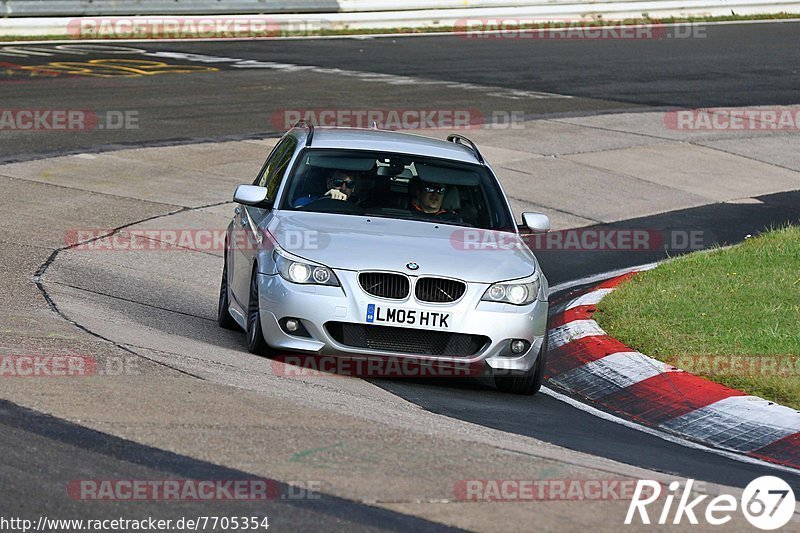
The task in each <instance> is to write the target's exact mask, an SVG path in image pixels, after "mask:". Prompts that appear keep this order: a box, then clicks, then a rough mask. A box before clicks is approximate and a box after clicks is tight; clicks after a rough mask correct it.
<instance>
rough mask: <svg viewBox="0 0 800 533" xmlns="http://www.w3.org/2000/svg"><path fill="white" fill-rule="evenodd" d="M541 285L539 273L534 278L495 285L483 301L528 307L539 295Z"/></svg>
mask: <svg viewBox="0 0 800 533" xmlns="http://www.w3.org/2000/svg"><path fill="white" fill-rule="evenodd" d="M541 283H542V282H541V279H540V277H539V272H535V273H534V274H533V275H532V276H529V277H527V278H524V279H520V280H514V281H504V282H502V283H495V284H494V285H491V286H490V287H489V288H488V289H486V292H485V293H483V298H481V300H483V301H484V302H503V303H507V304H512V305H528V304H529V303H531V302H533V301H534V300H535V299H536V297H537V296H538V295H539V288H540V287H541Z"/></svg>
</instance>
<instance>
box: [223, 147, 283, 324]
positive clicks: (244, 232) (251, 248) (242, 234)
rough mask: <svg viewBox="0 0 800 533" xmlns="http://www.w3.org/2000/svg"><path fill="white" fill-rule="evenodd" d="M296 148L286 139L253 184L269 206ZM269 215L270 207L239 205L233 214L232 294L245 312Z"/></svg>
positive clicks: (230, 258) (273, 151)
mask: <svg viewBox="0 0 800 533" xmlns="http://www.w3.org/2000/svg"><path fill="white" fill-rule="evenodd" d="M296 147H297V140H296V139H294V138H293V137H284V138H283V139H282V140H281V141H280V142H279V143H278V144H277V145H276V146H275V148H274V149H273V150H272V152H271V153H270V155H269V157H268V158H267V161H266V162H265V163H264V166H263V167H262V168H261V171H260V172H259V173H258V177H256V179H255V181H254V182H253V185H258V186H259V187H266V188H267V191H268V192H267V202H268V203H269V204H271V203H272V202H274V200H275V196H276V195H277V193H278V189H279V188H280V184H281V182H282V181H283V177H284V175H285V174H286V170H287V168H288V166H289V162H290V161H291V159H292V155H293V154H294V151H295V148H296ZM270 212H271V208H270V207H254V206H246V205H237V206H236V208H235V210H234V213H235V216H234V218H233V235H231V237H232V238H231V239H230V243H231V254H230V256H229V261H231V263H232V264H231V263H229V268H232V270H233V280H232V281H231V292H232V293H233V298H234V299H235V300H236V303H237V304H238V305H239V307H240V308H242V310H243V311H245V312H246V310H247V304H248V300H249V297H250V274H251V273H252V271H253V261H254V260H255V256H256V252H257V251H258V246H259V243H260V241H261V239H260V238H259V235H258V234H257V232H258V227H259V225H260V224H261V222H263V221H264V218H265V217H267V216H269V214H270Z"/></svg>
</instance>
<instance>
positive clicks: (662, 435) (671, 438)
mask: <svg viewBox="0 0 800 533" xmlns="http://www.w3.org/2000/svg"><path fill="white" fill-rule="evenodd" d="M541 393H542V394H546V395H547V396H550V397H551V398H554V399H556V400H558V401H560V402H564V403H565V404H567V405H569V406H571V407H574V408H575V409H578V410H579V411H583V412H584V413H588V414H590V415H593V416H596V417H598V418H602V419H603V420H606V421H608V422H613V423H614V424H619V425H620V426H625V427H627V428H630V429H634V430H636V431H641V432H642V433H647V434H648V435H651V436H653V437H657V438H659V439H661V440H664V441H667V442H671V443H672V444H678V445H679V446H684V447H686V448H692V449H695V450H700V451H704V452H708V453H713V454H714V455H719V456H721V457H725V458H727V459H732V460H734V461H738V462H740V463H747V464H751V465H758V466H763V467H767V468H772V469H775V470H779V471H781V472H785V473H787V474H792V475H795V476H800V472H798V470H797V469H795V468H792V467H789V466H782V465H776V464H773V463H768V462H766V461H762V460H761V459H756V458H755V457H748V456H746V455H741V454H738V453H735V452H729V451H726V450H718V449H716V448H711V447H709V446H704V445H703V444H699V443H697V442H692V441H690V440H686V439H685V438H682V437H678V436H675V435H671V434H669V433H666V432H665V431H660V430H658V429H653V428H649V427H647V426H642V425H640V424H637V423H636V422H631V421H630V420H625V419H623V418H619V417H617V416H614V415H612V414H610V413H607V412H605V411H601V410H600V409H597V408H596V407H592V406H590V405H587V404H585V403H582V402H579V401H578V400H575V399H573V398H570V397H569V396H566V395H565V394H561V393H560V392H556V391H554V390H553V389H550V388H548V387H542V388H541Z"/></svg>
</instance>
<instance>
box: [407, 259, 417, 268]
mask: <svg viewBox="0 0 800 533" xmlns="http://www.w3.org/2000/svg"><path fill="white" fill-rule="evenodd" d="M406 268H407V269H409V270H418V269H419V265H418V264H416V263H415V262H414V261H411V262H410V263H406Z"/></svg>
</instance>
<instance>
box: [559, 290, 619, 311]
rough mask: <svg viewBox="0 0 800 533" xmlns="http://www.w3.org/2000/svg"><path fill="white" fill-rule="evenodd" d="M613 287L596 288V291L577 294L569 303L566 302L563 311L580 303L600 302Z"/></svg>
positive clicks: (592, 303) (593, 303)
mask: <svg viewBox="0 0 800 533" xmlns="http://www.w3.org/2000/svg"><path fill="white" fill-rule="evenodd" d="M613 290H614V289H613V288H610V289H597V290H596V291H592V292H587V293H586V294H584V295H583V296H579V297H578V298H575V299H574V300H572V301H571V302H570V303H569V304H567V307H566V309H564V311H569V310H570V309H573V308H575V307H579V306H581V305H597V304H599V303H600V300H602V299H603V298H605V297H606V296H608V295H609V294H610V293H611V292H612V291H613Z"/></svg>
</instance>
